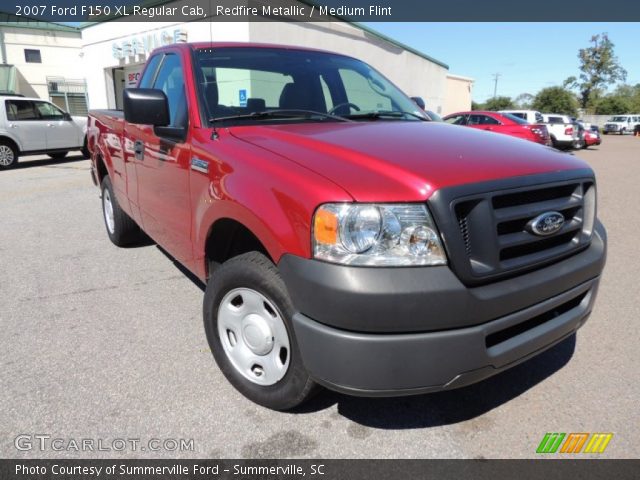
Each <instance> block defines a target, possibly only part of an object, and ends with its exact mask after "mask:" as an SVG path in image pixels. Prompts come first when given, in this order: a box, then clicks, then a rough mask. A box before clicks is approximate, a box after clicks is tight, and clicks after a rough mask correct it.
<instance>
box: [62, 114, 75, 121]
mask: <svg viewBox="0 0 640 480" xmlns="http://www.w3.org/2000/svg"><path fill="white" fill-rule="evenodd" d="M62 119H63V120H65V121H67V122H70V121H71V120H73V118H71V114H70V113H68V112H64V115H62Z"/></svg>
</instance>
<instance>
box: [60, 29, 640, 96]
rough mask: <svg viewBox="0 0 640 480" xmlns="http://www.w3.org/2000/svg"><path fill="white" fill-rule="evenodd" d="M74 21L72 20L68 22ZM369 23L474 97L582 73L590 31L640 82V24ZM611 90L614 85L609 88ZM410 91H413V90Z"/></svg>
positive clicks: (532, 90)
mask: <svg viewBox="0 0 640 480" xmlns="http://www.w3.org/2000/svg"><path fill="white" fill-rule="evenodd" d="M68 23H70V24H74V23H71V22H68ZM366 25H367V26H368V27H370V28H372V29H374V30H376V31H378V32H380V33H383V34H384V35H386V36H388V37H391V38H393V39H395V40H398V41H400V42H402V43H404V44H406V45H408V46H410V47H413V48H415V49H417V50H419V51H421V52H423V53H426V54H427V55H429V56H431V57H433V58H436V59H438V60H440V61H442V62H444V63H446V64H447V65H449V72H450V73H453V74H456V75H462V76H465V77H471V78H473V79H474V80H475V83H474V87H473V100H474V101H476V102H484V101H486V100H487V99H488V98H491V97H492V96H493V91H494V86H495V84H494V74H496V73H499V74H500V77H499V78H498V85H497V94H498V95H504V96H508V97H512V98H515V97H517V96H518V95H520V94H521V93H529V94H531V95H535V94H536V93H537V92H538V91H540V90H541V89H543V88H545V87H551V86H555V85H562V82H563V81H564V80H565V79H566V78H567V77H570V76H575V77H578V75H579V74H580V71H579V66H580V62H579V60H578V50H579V49H580V48H586V47H588V46H589V45H590V42H589V40H590V39H591V36H592V35H595V34H598V33H603V32H606V33H608V34H609V38H610V39H611V41H612V42H613V43H614V45H615V47H614V51H615V54H616V56H617V57H618V59H619V60H620V63H621V64H622V66H623V67H624V68H625V69H626V70H627V82H626V83H629V84H631V85H636V84H638V83H640V23H561V22H555V23H425V22H422V23H406V22H395V23H383V22H372V23H367V24H366ZM610 88H611V87H610ZM409 93H410V92H409Z"/></svg>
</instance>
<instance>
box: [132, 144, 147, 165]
mask: <svg viewBox="0 0 640 480" xmlns="http://www.w3.org/2000/svg"><path fill="white" fill-rule="evenodd" d="M133 153H134V155H135V157H136V160H140V161H142V160H144V142H143V141H142V140H136V142H135V143H134V144H133Z"/></svg>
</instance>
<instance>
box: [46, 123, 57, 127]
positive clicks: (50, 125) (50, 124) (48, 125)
mask: <svg viewBox="0 0 640 480" xmlns="http://www.w3.org/2000/svg"><path fill="white" fill-rule="evenodd" d="M47 127H49V128H56V126H55V125H54V124H53V123H47Z"/></svg>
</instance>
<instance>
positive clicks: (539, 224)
mask: <svg viewBox="0 0 640 480" xmlns="http://www.w3.org/2000/svg"><path fill="white" fill-rule="evenodd" d="M563 225H564V215H562V214H561V213H560V212H545V213H543V214H541V215H538V216H537V217H536V218H534V219H533V220H531V221H530V222H529V228H530V229H531V232H532V233H535V234H536V235H540V236H541V237H546V236H547V235H553V234H554V233H556V232H557V231H558V230H560V229H561V228H562V226H563Z"/></svg>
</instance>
